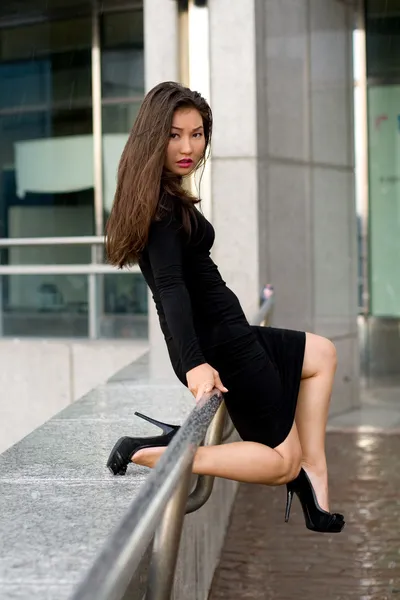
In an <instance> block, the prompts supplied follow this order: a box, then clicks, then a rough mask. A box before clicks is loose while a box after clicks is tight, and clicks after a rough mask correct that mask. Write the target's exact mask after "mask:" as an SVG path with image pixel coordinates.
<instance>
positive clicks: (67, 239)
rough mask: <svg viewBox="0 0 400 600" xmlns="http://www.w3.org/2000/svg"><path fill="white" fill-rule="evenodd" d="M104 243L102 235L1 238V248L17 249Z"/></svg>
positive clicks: (100, 244)
mask: <svg viewBox="0 0 400 600" xmlns="http://www.w3.org/2000/svg"><path fill="white" fill-rule="evenodd" d="M104 242H105V237H104V236H102V235H73V236H72V235H71V236H64V237H61V236H60V237H23V238H0V248H11V247H13V248H15V247H19V246H88V245H89V246H93V245H96V246H102V245H103V244H104Z"/></svg>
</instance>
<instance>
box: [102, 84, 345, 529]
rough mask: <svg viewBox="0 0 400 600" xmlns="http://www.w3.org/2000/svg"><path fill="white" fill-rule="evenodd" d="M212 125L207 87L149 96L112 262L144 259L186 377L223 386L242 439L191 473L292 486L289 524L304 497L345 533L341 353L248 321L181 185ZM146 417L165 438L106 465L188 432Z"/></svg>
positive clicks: (153, 457) (164, 88)
mask: <svg viewBox="0 0 400 600" xmlns="http://www.w3.org/2000/svg"><path fill="white" fill-rule="evenodd" d="M211 132H212V114H211V109H210V107H209V105H208V104H207V102H206V101H205V100H204V99H203V98H202V97H201V96H200V94H198V93H197V92H193V91H191V90H189V89H187V88H184V87H182V86H181V85H180V84H177V83H173V82H165V83H161V84H159V85H157V86H156V87H155V88H153V89H152V90H151V91H150V92H149V93H148V94H147V96H146V97H145V99H144V102H143V104H142V106H141V109H140V111H139V114H138V116H137V119H136V121H135V123H134V126H133V128H132V131H131V134H130V136H129V139H128V141H127V143H126V146H125V149H124V151H123V153H122V157H121V161H120V165H119V170H118V183H117V190H116V194H115V201H114V205H113V208H112V211H111V215H110V218H109V221H108V223H107V231H106V233H107V253H108V257H109V261H110V262H111V263H112V264H114V265H116V266H118V267H123V266H125V265H131V264H134V263H138V264H139V266H140V269H141V271H142V273H143V276H144V277H145V279H146V282H147V284H148V286H149V287H150V290H151V291H152V294H153V299H154V301H155V304H156V308H157V312H158V315H159V320H160V325H161V328H162V331H163V333H164V337H165V340H166V343H167V347H168V351H169V355H170V359H171V362H172V366H173V368H174V371H175V373H176V375H177V377H178V378H179V379H180V381H181V382H182V383H183V384H184V385H187V386H188V388H189V389H190V390H191V392H192V393H193V394H194V396H195V397H196V401H197V400H199V399H200V398H201V396H202V395H203V394H205V393H207V392H210V391H211V390H212V389H214V388H217V389H219V390H220V391H221V392H223V393H224V400H225V403H226V407H227V409H228V412H229V414H230V417H231V418H232V421H233V423H234V425H235V427H236V429H237V431H238V433H239V435H240V436H241V438H242V440H243V441H241V442H233V443H231V444H224V445H220V446H212V447H200V448H199V449H198V452H197V453H196V456H195V460H194V465H193V472H194V473H197V474H208V475H214V476H217V477H225V478H227V479H233V480H237V481H242V482H252V483H263V484H265V485H281V484H284V483H285V484H286V485H287V506H286V520H288V518H289V512H290V506H291V502H292V498H293V494H297V495H298V497H299V499H300V501H301V504H302V507H303V511H304V515H305V519H306V525H307V527H308V528H309V529H312V530H314V531H321V532H329V533H332V532H339V531H341V530H342V529H343V527H344V524H345V522H344V518H343V515H340V514H331V513H330V512H329V504H328V476H327V466H326V458H325V428H326V421H327V415H328V406H329V400H330V396H331V391H332V384H333V378H334V373H335V367H336V354H335V348H334V346H333V344H332V343H331V342H330V341H329V340H327V339H324V338H321V337H319V336H317V335H313V334H309V333H307V334H306V333H303V332H298V331H288V330H283V329H281V330H280V329H274V328H269V327H268V328H267V327H252V326H250V325H249V323H248V322H247V320H246V318H245V316H244V314H243V311H242V309H241V306H240V304H239V301H238V299H237V297H236V296H235V294H234V293H233V292H232V291H231V290H230V289H229V288H227V286H226V285H225V282H224V281H223V280H222V278H221V275H220V274H219V271H218V269H217V267H216V265H215V264H214V263H213V261H212V260H211V258H210V249H211V247H212V245H213V242H214V229H213V227H212V225H211V224H210V223H209V222H208V221H207V220H206V219H205V218H204V216H203V215H202V214H201V213H200V212H199V211H198V210H197V209H196V208H195V204H197V203H198V202H199V200H198V199H197V198H194V197H193V196H192V195H191V194H190V193H189V192H188V191H187V190H185V189H184V187H183V186H182V182H183V179H184V178H185V177H187V176H188V175H189V174H190V173H192V172H193V171H194V170H195V169H198V168H199V167H200V166H202V165H203V164H204V161H205V158H206V153H207V150H208V148H209V145H210V141H211ZM221 380H222V381H221ZM225 386H226V387H225ZM228 390H229V391H228ZM136 414H138V413H136ZM139 416H141V417H143V418H145V419H147V420H149V421H150V422H152V423H155V424H156V425H158V426H160V427H161V429H162V430H163V435H161V436H157V437H153V438H131V437H124V438H121V439H120V440H118V442H117V443H116V445H115V446H114V448H113V450H112V452H111V454H110V457H109V460H108V463H107V466H108V467H109V468H110V470H111V471H112V472H113V473H114V474H124V473H125V472H126V468H127V465H128V464H129V461H133V462H135V463H137V464H140V465H146V466H148V467H153V466H154V465H155V464H156V463H157V460H158V459H159V457H160V455H161V454H162V452H163V451H164V450H165V446H166V445H167V444H168V442H169V441H170V440H171V439H172V437H173V435H174V434H175V433H176V431H177V430H178V429H179V428H178V427H177V426H171V425H167V424H165V423H160V422H159V421H155V420H154V419H150V418H149V417H146V416H145V415H141V414H139Z"/></svg>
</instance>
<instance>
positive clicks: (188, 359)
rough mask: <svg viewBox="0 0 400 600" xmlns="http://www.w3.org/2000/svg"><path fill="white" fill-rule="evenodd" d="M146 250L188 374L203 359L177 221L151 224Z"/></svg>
mask: <svg viewBox="0 0 400 600" xmlns="http://www.w3.org/2000/svg"><path fill="white" fill-rule="evenodd" d="M147 249H148V254H149V260H150V264H151V268H152V271H153V276H154V280H155V284H156V287H157V290H158V293H159V295H160V300H161V304H162V307H163V310H164V314H165V318H166V320H167V325H168V329H169V330H170V332H171V335H172V338H173V340H174V343H175V345H176V348H177V351H178V353H179V356H180V358H181V362H182V367H183V369H184V370H185V373H187V372H188V371H190V370H191V369H193V368H195V367H197V366H199V365H201V364H204V363H205V362H206V360H205V359H204V356H203V353H202V351H201V349H200V345H199V342H198V339H197V335H196V332H195V329H194V325H193V316H192V306H191V302H190V296H189V292H188V290H187V288H186V284H185V281H184V277H183V264H182V263H183V257H182V242H181V237H180V233H179V223H177V222H176V221H175V220H172V219H169V218H167V219H165V220H163V221H159V222H154V223H152V225H151V228H150V232H149V240H148V245H147Z"/></svg>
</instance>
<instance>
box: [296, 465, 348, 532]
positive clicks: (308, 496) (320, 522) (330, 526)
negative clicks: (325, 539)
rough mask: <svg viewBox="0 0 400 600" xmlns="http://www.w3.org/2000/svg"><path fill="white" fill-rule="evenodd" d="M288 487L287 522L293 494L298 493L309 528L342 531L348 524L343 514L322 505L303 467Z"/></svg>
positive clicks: (312, 529) (323, 530) (319, 530)
mask: <svg viewBox="0 0 400 600" xmlns="http://www.w3.org/2000/svg"><path fill="white" fill-rule="evenodd" d="M286 489H287V502H286V512H285V521H286V523H287V522H288V520H289V514H290V508H291V505H292V500H293V495H294V494H296V495H297V497H298V498H299V500H300V503H301V507H302V509H303V514H304V519H305V522H306V527H307V529H310V530H311V531H318V532H320V533H339V532H340V531H342V529H343V527H344V526H345V524H346V522H345V520H344V517H343V515H341V514H340V513H330V512H327V511H326V510H323V509H322V508H321V507H320V505H319V504H318V500H317V498H316V495H315V491H314V488H313V486H312V483H311V481H310V479H309V477H308V475H307V473H306V472H305V471H304V469H301V471H300V473H299V475H298V476H297V477H296V479H294V480H293V481H290V482H289V483H288V484H287V485H286Z"/></svg>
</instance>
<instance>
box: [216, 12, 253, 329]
mask: <svg viewBox="0 0 400 600" xmlns="http://www.w3.org/2000/svg"><path fill="white" fill-rule="evenodd" d="M209 14H210V79H211V81H210V88H211V106H212V110H213V116H214V134H213V143H212V148H213V150H212V161H213V162H212V214H213V225H214V227H215V230H216V241H215V245H214V251H213V258H214V260H215V262H216V263H217V265H218V267H219V268H220V270H221V273H222V276H223V278H224V279H225V281H226V282H227V284H228V285H229V286H230V287H231V288H232V289H233V290H234V292H235V293H236V294H237V295H238V297H239V299H240V301H241V303H242V306H243V308H244V310H245V312H246V314H247V316H248V317H251V316H253V315H254V313H255V312H256V310H257V307H258V296H259V288H260V282H259V251H258V237H259V232H258V183H257V177H258V175H257V163H258V157H257V103H256V91H257V78H256V77H257V74H256V29H255V11H254V2H253V1H252V0H248V1H246V2H233V3H232V1H231V0H212V2H209Z"/></svg>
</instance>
